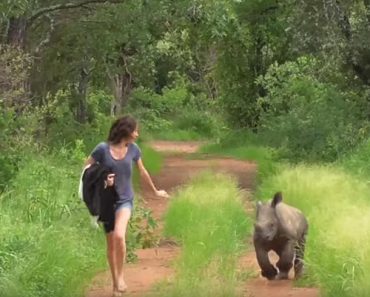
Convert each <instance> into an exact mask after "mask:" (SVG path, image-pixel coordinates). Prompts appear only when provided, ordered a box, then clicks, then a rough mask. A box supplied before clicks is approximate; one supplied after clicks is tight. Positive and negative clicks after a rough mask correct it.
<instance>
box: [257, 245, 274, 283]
mask: <svg viewBox="0 0 370 297" xmlns="http://www.w3.org/2000/svg"><path fill="white" fill-rule="evenodd" d="M254 246H255V250H256V256H257V261H258V264H259V266H260V267H261V274H262V276H264V277H266V278H267V279H269V280H273V279H274V278H275V276H276V275H277V269H276V268H275V267H274V266H273V265H272V264H271V263H270V260H269V257H268V252H267V251H266V250H265V249H264V248H263V247H261V246H259V245H258V244H255V245H254Z"/></svg>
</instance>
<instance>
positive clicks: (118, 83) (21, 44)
mask: <svg viewBox="0 0 370 297" xmlns="http://www.w3.org/2000/svg"><path fill="white" fill-rule="evenodd" d="M369 35H370V1H369V0H361V1H349V0H340V1H334V0H324V1H318V0H312V1H299V0H286V1H276V0H263V1H261V0H248V1H247V0H235V1H226V0H210V1H205V0H191V1H190V0H179V1H171V0H161V1H147V0H141V1H136V0H135V1H134V0H37V1H36V0H14V1H1V3H0V221H1V224H0V225H1V227H0V234H1V241H0V292H7V294H8V295H9V296H17V295H22V296H24V292H25V291H27V294H28V295H27V296H50V295H53V296H56V297H57V296H74V295H76V296H78V295H79V293H80V292H81V291H80V290H81V288H82V285H83V282H85V281H86V280H88V279H89V277H91V275H92V274H93V273H94V271H96V269H98V268H99V267H102V265H104V259H103V257H101V258H99V257H98V258H97V257H92V256H91V255H92V253H93V252H94V250H90V249H89V248H86V247H90V246H91V245H94V243H95V244H96V245H99V246H98V247H96V249H100V250H101V253H100V255H103V254H104V252H103V251H102V249H103V246H104V244H103V243H102V242H101V240H102V238H101V236H100V235H99V236H98V237H96V232H95V231H94V230H92V229H91V228H88V226H87V225H86V223H85V221H84V220H85V219H86V217H85V214H86V213H85V212H84V211H85V210H84V209H81V204H79V203H78V199H77V197H76V193H75V192H76V191H75V189H76V186H77V180H78V176H79V173H80V168H81V164H82V161H83V159H84V158H85V157H86V156H87V154H88V153H89V152H90V151H91V149H92V148H93V147H94V145H96V143H98V142H100V141H101V140H102V139H104V138H105V136H106V133H107V129H108V127H109V126H110V123H111V121H112V118H113V117H115V116H117V115H120V114H123V113H131V114H133V115H135V116H137V117H138V118H139V120H140V123H141V134H142V136H143V137H142V138H143V139H144V140H145V139H150V138H162V139H212V140H214V141H215V143H216V146H213V147H212V146H210V147H208V148H205V149H204V150H205V151H208V152H213V153H215V152H218V153H223V154H226V153H227V154H230V155H233V156H237V157H239V158H248V159H254V160H257V161H258V162H259V165H260V170H259V177H260V182H261V189H260V190H259V192H258V193H260V194H258V193H257V195H261V197H262V196H263V197H264V198H266V196H269V194H270V191H274V190H275V188H281V189H280V190H282V191H283V192H287V193H286V194H287V199H289V201H290V202H292V203H298V205H300V206H301V207H303V208H304V210H305V211H307V213H308V214H309V216H310V219H311V220H312V222H313V224H315V225H320V226H321V224H325V225H326V226H327V228H328V229H329V231H328V232H329V233H330V232H333V233H336V234H337V233H338V234H339V235H340V236H339V235H338V238H331V239H330V240H328V241H327V242H326V241H322V240H321V236H322V233H321V232H323V230H320V229H315V228H313V230H314V231H313V233H314V234H315V235H313V236H312V239H311V241H310V243H309V248H308V251H309V261H310V263H311V264H312V265H311V266H312V271H315V272H314V273H313V274H312V275H313V276H314V277H313V280H312V281H313V282H316V283H319V284H320V285H321V286H322V287H324V288H326V290H325V292H326V293H327V294H329V295H331V296H367V295H368V294H367V292H368V290H367V289H366V288H367V287H366V285H365V282H364V280H366V275H367V274H366V273H367V270H368V268H367V267H368V265H367V264H366V263H368V260H367V259H366V254H364V253H365V251H366V249H367V246H365V247H364V250H361V245H360V244H359V243H357V242H356V240H357V239H356V240H355V239H353V238H350V240H351V242H353V243H354V245H353V246H351V247H349V246H346V245H345V244H344V245H343V246H342V247H340V251H338V257H335V259H334V257H331V255H333V254H334V253H332V252H331V247H333V246H338V244H339V242H345V243H346V244H347V243H348V242H349V241H350V240H349V238H346V237H345V234H344V233H343V234H342V233H340V232H337V231H338V230H337V228H341V230H343V232H345V231H344V230H347V229H346V228H342V227H343V226H339V225H338V224H340V222H337V221H336V220H334V219H331V221H330V224H327V223H326V221H325V220H326V219H329V216H330V217H337V216H338V217H344V218H343V220H346V222H348V226H352V225H351V224H354V225H353V226H357V225H361V226H362V227H363V226H366V222H365V221H360V216H361V215H363V216H366V211H367V209H368V207H369V203H370V202H368V199H367V195H366V193H368V192H369V191H368V188H367V187H368V186H367V183H366V180H365V178H366V174H367V173H369V172H370V165H368V164H370V154H369V152H368V151H369V140H368V139H369V133H370V113H369V108H370V105H369V102H370V54H369V50H368V49H369V47H370V39H369V38H368V36H369ZM247 146H248V149H246V147H247ZM261 147H263V149H261ZM146 156H148V158H146V159H147V160H148V161H147V162H148V163H149V164H148V167H149V168H151V169H155V168H158V167H159V166H160V165H159V164H160V160H159V156H158V155H155V154H154V153H153V152H151V151H150V150H148V152H146ZM277 161H279V162H280V164H281V163H284V164H287V163H290V164H296V163H302V162H304V163H305V165H301V164H298V165H297V167H294V165H289V166H293V167H284V168H283V169H282V168H280V165H277V163H276V162H277ZM312 163H315V164H316V165H312ZM295 176H297V177H295ZM336 179H338V180H339V181H340V182H334V183H333V184H331V183H330V181H332V180H336ZM309 181H310V182H311V185H310V186H307V188H306V187H303V186H302V187H301V188H300V189H294V188H290V187H289V185H290V184H295V185H296V186H297V187H298V186H299V185H300V183H301V182H302V183H303V184H304V183H308V182H309ZM316 181H321V182H322V183H326V184H327V187H329V188H325V187H324V186H321V185H320V184H317V185H316ZM312 187H314V188H312ZM354 188H355V190H354ZM310 193H311V194H310ZM262 194H263V195H262ZM343 195H344V196H343ZM342 198H343V199H342ZM326 199H327V200H326ZM306 200H307V201H311V200H312V203H313V201H315V208H314V209H312V205H306V204H305V205H301V204H299V203H303V202H304V201H306ZM338 200H339V201H338ZM331 201H333V203H332V204H331V205H339V206H340V207H339V208H338V210H336V209H335V208H333V212H328V213H327V215H328V217H327V218H326V219H325V218H322V216H321V215H320V214H318V213H317V211H316V208H317V209H320V208H326V205H327V203H329V202H330V203H331ZM352 204H353V205H354V206H353V207H351V209H350V210H349V211H348V212H347V211H346V210H345V209H344V207H345V206H348V207H349V206H351V205H352ZM331 207H333V206H331ZM139 213H141V215H142V216H141V217H143V218H145V217H148V216H150V213H148V212H147V211H146V210H145V209H143V210H142V211H141V212H139ZM345 218H346V219H345ZM351 218H354V219H356V220H358V221H353V222H351ZM337 223H338V224H337ZM138 224H139V223H138ZM148 228H149V227H148ZM330 228H332V229H330ZM348 228H349V229H348V230H350V231H348V232H350V233H351V236H359V237H356V238H362V239H363V240H366V239H365V238H367V237H366V236H367V235H366V234H363V233H366V232H365V230H362V229H359V231H358V232H357V231H356V232H352V231H351V230H352V229H351V228H352V227H348ZM361 230H362V231H361ZM81 231H83V232H81ZM81 233H83V235H81ZM142 235H143V234H139V235H138V234H136V233H135V232H133V235H132V236H133V237H135V236H137V238H136V239H137V240H134V243H135V244H136V243H138V244H144V243H143V238H145V236H142ZM365 235H366V236H365ZM341 236H342V237H341ZM61 237H63V239H65V240H63V241H61V240H58V239H59V238H61ZM336 240H337V241H336ZM144 241H145V240H144ZM97 242H99V244H97ZM131 242H132V241H131ZM135 244H134V245H135ZM145 244H146V243H145ZM316 244H317V245H316ZM81 246H83V247H84V249H85V250H84V251H81ZM310 246H311V250H310ZM356 248H358V250H356ZM55 249H57V252H55ZM314 249H318V250H319V251H325V250H327V252H328V253H327V254H320V255H316V254H314V251H313V250H314ZM352 251H354V252H353V254H352V253H351V255H348V253H349V252H352ZM95 253H96V250H95ZM51 255H58V257H51ZM72 255H73V256H72ZM76 255H78V256H76ZM347 256H348V257H347ZM76 259H78V261H79V262H77V261H76V262H73V261H75V260H76ZM317 261H320V263H322V266H320V267H318V265H317V263H318V262H317ZM72 262H73V263H72ZM348 263H351V264H348ZM351 265H352V266H351ZM46 267H54V269H53V270H52V271H48V270H47V269H46ZM353 267H354V268H353ZM369 267H370V266H369ZM315 269H316V270H315ZM320 269H322V270H320ZM351 269H352V270H351ZM310 271H311V270H310ZM351 271H360V272H359V273H352V272H351ZM329 272H330V273H329ZM351 273H352V274H351ZM76 274H78V275H81V278H79V279H74V278H73V276H74V275H76ZM330 276H333V277H330ZM74 282H78V283H76V284H75V283H74ZM65 283H69V284H70V286H69V287H65V286H64V284H65ZM326 284H327V286H326ZM76 288H77V289H76ZM341 294H342V295H341ZM346 294H347V295H346ZM348 294H349V295H348ZM351 294H352V295H351ZM361 294H362V295H361ZM366 294H367V295H366Z"/></svg>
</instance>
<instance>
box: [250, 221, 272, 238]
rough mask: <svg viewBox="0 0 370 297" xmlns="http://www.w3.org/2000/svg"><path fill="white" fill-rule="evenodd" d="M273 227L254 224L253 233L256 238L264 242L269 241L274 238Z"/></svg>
mask: <svg viewBox="0 0 370 297" xmlns="http://www.w3.org/2000/svg"><path fill="white" fill-rule="evenodd" d="M273 231H274V230H273V226H272V225H271V226H270V225H269V226H262V225H260V224H254V232H255V233H256V235H257V237H258V238H260V239H262V240H265V241H271V240H273V238H274V232H273Z"/></svg>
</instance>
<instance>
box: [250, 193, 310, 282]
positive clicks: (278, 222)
mask: <svg viewBox="0 0 370 297" xmlns="http://www.w3.org/2000/svg"><path fill="white" fill-rule="evenodd" d="M282 200H283V197H282V194H281V193H280V192H278V193H276V194H275V195H274V197H273V199H272V201H269V202H266V203H262V202H260V201H259V202H257V216H256V223H255V225H254V234H253V243H254V248H255V251H256V256H257V261H258V264H259V266H260V268H261V274H262V276H264V277H266V278H267V279H269V280H273V279H287V278H288V273H289V271H290V269H291V268H292V266H293V261H294V272H295V278H299V277H300V276H301V275H302V273H303V257H304V246H305V237H306V234H307V231H308V222H307V220H306V218H305V216H304V215H303V214H302V212H301V211H300V210H298V209H297V208H294V207H292V206H289V205H287V204H285V203H283V202H282ZM271 250H273V251H275V252H276V253H277V254H278V256H279V261H278V262H277V263H276V266H277V268H278V269H279V270H277V269H276V268H275V267H274V266H273V265H272V264H271V263H270V260H269V257H268V252H269V251H271Z"/></svg>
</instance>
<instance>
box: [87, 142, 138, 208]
mask: <svg viewBox="0 0 370 297" xmlns="http://www.w3.org/2000/svg"><path fill="white" fill-rule="evenodd" d="M91 157H93V159H94V160H95V161H96V162H99V163H101V164H103V165H104V166H107V167H109V168H110V169H111V170H112V171H113V173H114V174H115V177H114V187H115V189H116V191H117V194H118V197H119V198H118V199H119V200H118V202H117V203H120V204H121V203H125V202H128V201H132V200H133V199H134V191H133V188H132V178H131V177H132V163H133V161H135V162H137V161H138V160H139V159H140V157H141V151H140V148H139V147H138V145H137V144H135V143H130V144H129V145H128V147H127V153H126V156H125V157H124V158H123V159H119V160H117V159H114V158H113V156H112V154H111V153H110V151H109V145H108V143H106V142H101V143H99V144H98V145H97V146H96V147H95V149H94V150H93V151H92V153H91Z"/></svg>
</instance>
